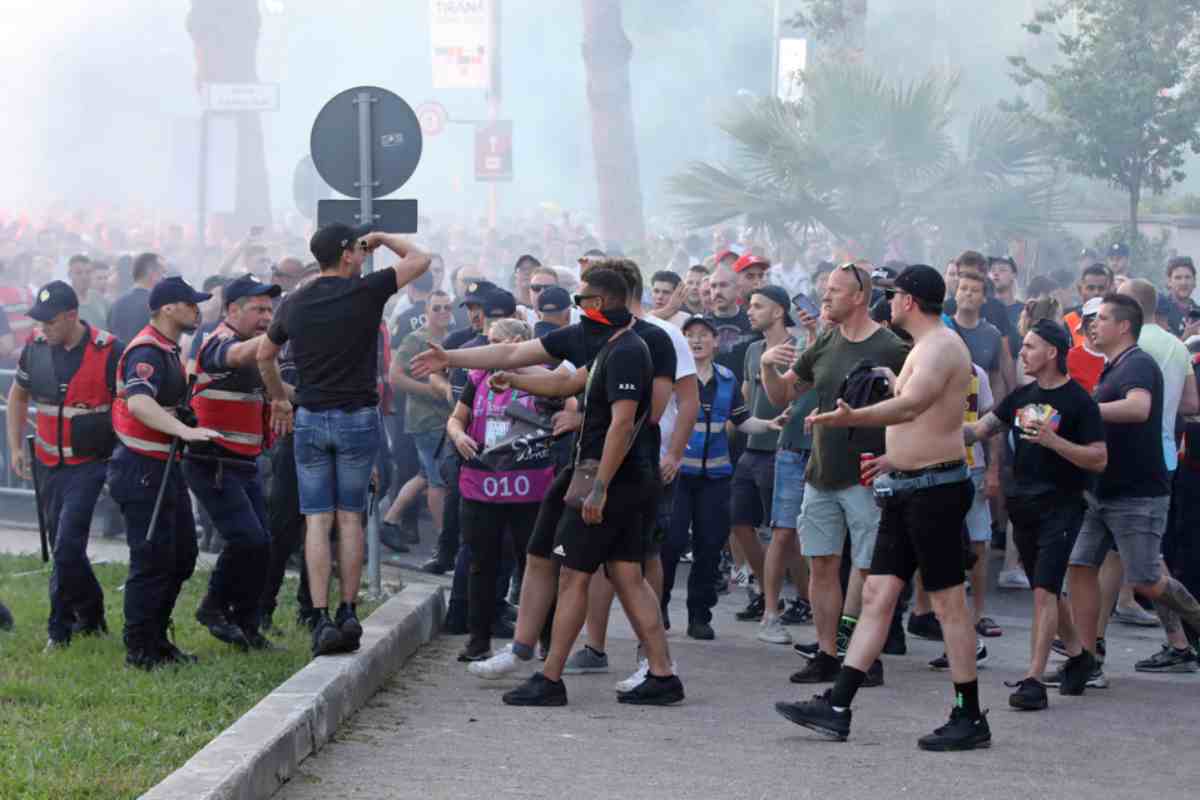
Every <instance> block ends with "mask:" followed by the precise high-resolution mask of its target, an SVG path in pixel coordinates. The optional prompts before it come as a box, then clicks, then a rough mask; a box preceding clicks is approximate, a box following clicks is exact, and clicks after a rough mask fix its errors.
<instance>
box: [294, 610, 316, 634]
mask: <svg viewBox="0 0 1200 800" xmlns="http://www.w3.org/2000/svg"><path fill="white" fill-rule="evenodd" d="M320 621H321V615H320V614H318V613H317V610H316V609H315V608H302V609H300V610H299V611H297V612H296V624H297V625H300V626H302V627H305V628H308V631H309V633H311V632H313V631H314V630H316V628H317V623H318V622H320Z"/></svg>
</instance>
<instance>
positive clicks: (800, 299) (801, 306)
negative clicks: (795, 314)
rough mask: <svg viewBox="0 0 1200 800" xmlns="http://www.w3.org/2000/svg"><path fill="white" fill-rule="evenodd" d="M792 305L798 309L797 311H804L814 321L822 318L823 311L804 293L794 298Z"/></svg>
mask: <svg viewBox="0 0 1200 800" xmlns="http://www.w3.org/2000/svg"><path fill="white" fill-rule="evenodd" d="M792 305H794V306H795V307H796V310H797V311H802V312H804V313H805V314H807V315H808V316H810V317H812V318H813V319H816V318H817V317H819V316H821V309H820V308H819V307H818V306H817V304H816V303H814V302H813V299H812V298H811V297H809V296H808V295H806V294H804V293H803V292H801V293H800V294H798V295H796V296H795V297H793V298H792Z"/></svg>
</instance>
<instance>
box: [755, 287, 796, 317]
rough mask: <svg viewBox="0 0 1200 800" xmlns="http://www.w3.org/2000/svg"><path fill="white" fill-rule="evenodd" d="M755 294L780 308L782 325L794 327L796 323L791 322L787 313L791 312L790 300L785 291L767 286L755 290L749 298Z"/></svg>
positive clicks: (789, 314)
mask: <svg viewBox="0 0 1200 800" xmlns="http://www.w3.org/2000/svg"><path fill="white" fill-rule="evenodd" d="M756 294H761V295H762V296H763V297H765V298H767V299H768V300H770V301H771V302H772V303H775V304H776V305H777V306H779V307H780V308H782V309H783V324H784V325H786V326H787V327H789V328H792V327H795V325H796V323H795V322H794V321H793V320H792V315H791V313H789V312H791V310H792V298H790V297H788V293H787V289H784V288H783V287H782V286H774V285H771V284H767V285H766V286H760V287H759V288H757V289H755V290H754V291H753V292H751V293H750V296H751V297H754V295H756Z"/></svg>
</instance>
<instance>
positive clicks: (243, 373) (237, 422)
mask: <svg viewBox="0 0 1200 800" xmlns="http://www.w3.org/2000/svg"><path fill="white" fill-rule="evenodd" d="M238 338H240V337H239V336H238V332H237V331H235V330H234V329H233V328H231V327H229V325H228V323H226V322H222V323H221V324H220V325H218V326H217V327H216V328H215V329H214V330H213V332H212V333H210V334H208V335H207V336H205V337H204V341H203V342H202V343H201V344H200V350H199V352H198V354H197V356H196V359H195V362H194V364H189V365H188V367H189V370H190V371H191V372H192V374H194V375H195V376H196V385H195V388H194V393H193V395H192V410H193V411H194V412H196V421H197V424H199V426H200V427H201V428H211V429H212V430H214V431H216V432H217V433H219V434H220V437H218V438H217V440H216V442H217V444H219V445H221V446H222V447H224V448H225V449H226V450H229V451H230V452H233V453H237V454H238V455H241V456H248V457H250V458H254V457H256V456H258V454H259V453H261V452H262V450H263V432H264V428H265V424H264V422H265V417H264V414H265V413H266V404H265V403H264V402H263V384H262V378H261V377H260V376H259V372H258V369H257V368H256V367H246V368H243V369H230V370H228V371H227V372H221V373H213V374H209V373H206V372H204V369H203V367H202V366H201V365H202V364H203V363H204V353H205V351H207V350H208V349H209V348H212V347H219V346H220V345H221V343H222V342H223V341H225V340H227V339H238Z"/></svg>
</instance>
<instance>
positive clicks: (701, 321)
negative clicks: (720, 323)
mask: <svg viewBox="0 0 1200 800" xmlns="http://www.w3.org/2000/svg"><path fill="white" fill-rule="evenodd" d="M693 325H703V326H704V327H706V328H708V329H709V330H710V331H712V335H713V336H717V335H719V334H718V333H717V326H716V325H714V324H713V321H712V320H710V319H707V318H705V317H702V316H700V315H699V314H697V315H696V316H694V317H688V319H687V321H686V322H684V323H683V328H681V330H682V331H683V332H684V333H687V329H688V328H690V327H692V326H693Z"/></svg>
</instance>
